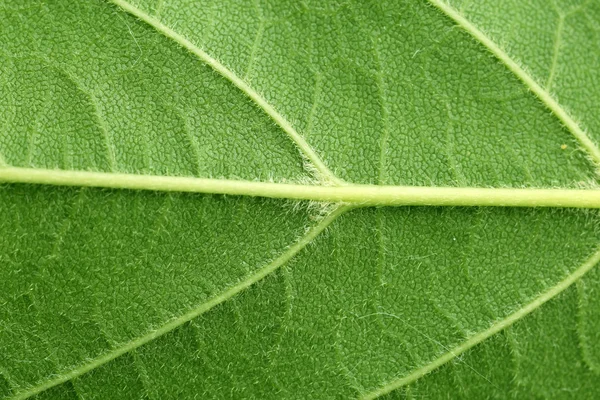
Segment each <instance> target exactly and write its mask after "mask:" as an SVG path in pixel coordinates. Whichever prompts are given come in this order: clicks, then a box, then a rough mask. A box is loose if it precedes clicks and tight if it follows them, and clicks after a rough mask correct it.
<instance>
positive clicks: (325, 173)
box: [109, 0, 343, 184]
mask: <svg viewBox="0 0 600 400" xmlns="http://www.w3.org/2000/svg"><path fill="white" fill-rule="evenodd" d="M109 1H110V2H112V3H113V4H115V5H116V6H118V7H120V8H121V9H122V10H123V11H125V12H127V13H129V14H131V15H133V16H135V17H137V18H139V19H140V20H142V21H144V22H145V23H147V24H148V25H150V26H152V27H153V28H154V29H156V30H157V31H158V32H160V33H161V34H163V35H164V36H166V37H167V38H169V39H171V40H173V41H175V42H176V43H178V44H179V45H181V46H182V47H184V48H185V49H187V50H188V51H189V52H191V53H192V54H194V55H195V56H197V57H198V58H199V59H200V60H202V61H203V62H204V63H206V64H207V65H208V66H210V67H211V68H212V69H214V70H215V71H216V72H217V73H219V74H220V75H221V76H223V77H224V78H225V79H227V80H229V81H230V82H231V83H233V85H235V86H236V87H237V88H238V89H240V90H241V91H242V92H243V93H244V94H246V96H248V97H249V98H250V99H251V100H252V101H254V102H255V103H256V105H258V107H260V108H261V109H262V110H263V111H264V112H265V113H266V114H267V115H268V116H269V117H271V119H272V120H273V121H275V123H276V124H277V125H279V127H280V128H281V129H283V131H284V132H285V133H286V134H287V135H288V136H289V137H290V139H292V141H294V143H295V144H296V146H298V149H299V150H300V152H301V153H302V154H303V155H304V156H305V157H306V158H307V159H308V161H310V162H311V163H312V164H313V166H314V168H316V170H317V171H318V173H319V174H320V178H322V180H324V181H325V182H327V183H330V184H342V183H343V182H342V180H341V179H340V178H338V177H337V176H335V174H334V173H333V172H332V171H331V170H330V169H329V168H328V167H327V166H326V165H325V162H324V161H323V160H322V159H321V157H319V155H318V154H317V153H316V152H315V150H314V149H313V148H312V147H311V146H310V145H309V144H308V142H307V141H306V139H305V138H304V137H303V136H302V135H301V134H300V133H298V131H296V129H295V128H294V127H293V126H292V124H291V123H290V122H289V121H288V120H287V119H286V118H285V117H284V116H283V115H281V114H280V113H279V112H278V111H277V110H276V109H275V107H273V106H272V105H271V104H270V103H269V102H268V101H267V100H266V99H265V98H264V97H262V96H261V95H260V94H258V92H257V91H256V90H254V89H253V88H252V87H250V85H248V84H247V83H246V82H245V81H244V80H243V79H241V78H240V77H238V76H237V75H236V74H235V73H234V72H233V71H232V70H230V69H229V68H227V67H226V66H225V65H223V64H221V63H220V62H219V61H218V60H217V59H215V58H213V57H211V56H210V55H209V54H208V53H206V52H205V51H204V50H202V49H201V48H200V47H198V46H196V45H195V44H194V43H192V42H191V41H190V40H188V39H187V38H185V37H184V36H183V35H180V34H179V33H177V32H175V31H174V30H173V29H171V28H169V27H168V26H166V25H165V24H163V23H162V22H160V21H159V20H158V19H156V18H155V17H153V16H151V15H149V14H147V13H145V12H144V11H142V10H140V9H139V8H137V7H135V6H134V5H132V4H130V3H128V2H127V1H125V0H109Z"/></svg>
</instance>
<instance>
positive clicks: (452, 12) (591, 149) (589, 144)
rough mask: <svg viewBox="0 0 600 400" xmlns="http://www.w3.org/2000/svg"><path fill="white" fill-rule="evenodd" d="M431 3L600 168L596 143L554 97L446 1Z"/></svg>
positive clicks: (436, 0) (599, 153)
mask: <svg viewBox="0 0 600 400" xmlns="http://www.w3.org/2000/svg"><path fill="white" fill-rule="evenodd" d="M429 2H430V3H431V4H432V5H433V6H435V7H436V8H438V9H439V10H440V11H441V12H443V13H444V14H445V15H446V16H448V17H449V18H450V19H452V20H454V22H456V23H457V24H458V26H460V27H461V28H463V29H464V30H465V31H466V32H467V33H469V34H470V35H471V36H473V38H475V39H476V40H478V41H479V42H480V43H481V44H483V45H484V46H485V47H486V48H487V49H488V50H489V51H490V52H491V53H492V54H493V55H494V56H496V58H497V59H498V60H499V61H500V62H502V63H503V64H504V65H505V66H506V67H507V68H508V69H509V70H510V71H511V72H512V73H513V74H515V75H516V76H517V78H519V80H521V82H523V83H524V84H525V86H527V88H528V89H529V90H530V91H531V92H533V93H534V94H535V95H536V96H537V97H538V99H539V100H540V101H541V102H542V103H543V104H544V105H545V106H546V107H547V108H548V109H549V110H550V111H551V112H552V113H553V114H554V116H555V117H556V118H558V119H559V120H560V122H561V123H562V124H563V125H564V126H565V127H566V128H567V130H569V131H570V132H571V134H572V135H573V136H574V137H575V138H576V139H577V140H578V141H579V144H580V145H581V147H582V148H583V149H584V150H585V151H587V153H588V155H589V156H590V157H591V159H592V161H593V162H594V164H595V165H596V167H600V148H598V146H597V145H596V144H595V143H594V141H593V140H592V139H591V138H590V137H589V136H588V135H587V134H586V133H585V131H584V130H583V129H582V128H581V127H580V126H579V124H578V123H577V122H575V120H574V119H573V117H571V116H570V115H569V113H568V112H567V111H566V110H565V109H564V108H563V107H562V106H561V105H560V104H559V103H558V102H557V101H556V100H555V99H554V98H553V97H552V95H551V94H550V93H549V92H548V91H547V90H546V89H544V88H543V87H542V86H540V85H539V84H538V83H537V82H536V81H535V79H533V77H532V76H531V75H530V74H528V73H527V72H526V71H525V69H523V68H522V67H521V66H520V65H519V64H518V63H517V62H516V61H515V60H513V59H512V58H511V57H510V56H509V55H508V54H507V53H506V52H505V51H504V50H502V49H501V48H500V46H498V45H497V44H496V43H495V42H494V41H493V40H492V39H490V38H489V37H488V36H487V35H486V34H485V33H483V32H482V31H481V30H479V28H477V27H476V26H475V25H473V24H472V23H471V22H469V21H468V20H467V19H466V18H465V17H463V16H462V15H461V13H460V12H459V11H457V10H456V9H454V8H453V7H452V6H451V5H450V4H448V3H447V2H446V1H444V0H429Z"/></svg>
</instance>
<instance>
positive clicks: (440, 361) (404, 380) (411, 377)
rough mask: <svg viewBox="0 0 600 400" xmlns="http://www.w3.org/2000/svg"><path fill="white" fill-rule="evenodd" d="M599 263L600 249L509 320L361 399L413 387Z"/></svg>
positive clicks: (515, 320) (529, 312)
mask: <svg viewBox="0 0 600 400" xmlns="http://www.w3.org/2000/svg"><path fill="white" fill-rule="evenodd" d="M598 262H600V248H599V249H598V250H596V252H595V253H594V254H592V256H591V257H590V258H588V259H587V260H586V261H585V262H584V263H583V264H582V265H581V266H580V267H579V268H577V269H576V270H575V271H573V272H572V273H570V274H569V275H567V277H566V278H564V279H563V280H562V281H560V282H558V283H557V284H556V285H554V286H552V287H551V288H549V289H548V290H547V291H545V292H543V293H542V294H540V295H539V296H537V297H536V298H534V299H533V300H532V301H530V302H529V303H527V304H525V305H523V306H522V307H521V308H520V309H519V310H517V311H515V312H514V313H512V314H510V315H509V316H508V317H506V318H504V319H502V320H500V321H497V322H495V323H494V324H492V326H490V327H489V328H488V329H486V330H484V331H481V332H479V333H477V334H476V335H473V336H471V337H470V338H469V339H467V340H466V341H464V342H463V343H461V344H460V345H458V346H456V347H454V348H453V349H451V350H449V351H448V352H446V353H444V354H442V355H441V356H440V357H438V358H436V359H435V360H433V361H431V362H430V363H428V364H426V365H424V366H422V367H420V368H417V369H415V370H413V371H412V372H411V373H409V374H408V375H406V376H403V377H401V378H398V379H395V380H393V381H391V382H389V383H387V384H385V385H383V386H381V387H380V388H378V389H375V390H373V391H372V392H369V393H365V394H363V395H362V396H361V399H363V400H370V399H375V398H377V397H380V396H383V395H385V394H387V393H390V392H392V391H393V390H396V389H398V388H400V387H402V386H406V385H409V384H411V383H413V382H415V381H416V380H418V379H420V378H422V377H423V376H425V375H427V374H428V373H430V372H431V371H433V370H435V369H437V368H439V367H441V366H442V365H444V364H446V363H447V362H449V361H451V360H452V359H454V358H456V357H458V356H459V355H461V354H463V353H464V352H466V351H467V350H469V349H471V348H473V347H475V346H476V345H477V344H479V343H481V342H483V341H484V340H486V339H488V338H489V337H490V336H492V335H495V334H496V333H498V332H500V331H501V330H503V329H505V328H508V327H509V326H511V325H512V324H514V323H515V322H517V321H518V320H520V319H522V318H523V317H525V316H527V315H529V314H531V313H532V312H533V311H535V310H536V309H538V308H539V307H540V306H542V305H543V304H544V303H546V302H548V301H549V300H551V299H553V298H554V297H556V296H557V295H558V294H560V293H562V292H563V291H565V290H566V289H567V288H568V287H569V286H571V285H572V284H573V283H575V282H576V281H577V280H579V278H581V277H582V276H583V275H585V273H586V272H588V271H589V270H591V269H592V268H594V266H596V264H598Z"/></svg>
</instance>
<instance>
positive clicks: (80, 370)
mask: <svg viewBox="0 0 600 400" xmlns="http://www.w3.org/2000/svg"><path fill="white" fill-rule="evenodd" d="M350 209H351V207H348V206H342V207H338V208H337V209H335V210H334V211H333V212H331V213H330V214H329V215H328V216H326V217H325V218H323V219H322V220H321V221H320V222H319V223H318V224H317V225H315V226H313V227H312V228H310V229H309V230H308V231H307V233H306V234H305V235H304V236H302V237H300V238H299V239H298V241H296V243H294V244H293V245H291V246H290V247H289V248H288V249H287V250H286V251H285V252H283V253H282V254H281V255H280V256H279V257H277V258H276V259H274V260H273V261H272V262H271V263H269V264H267V265H265V266H263V267H262V268H261V269H259V270H258V271H256V272H254V273H253V274H252V275H250V276H248V277H246V278H245V279H244V280H242V281H240V282H239V283H237V284H235V285H233V286H231V287H230V288H229V289H227V290H225V291H223V292H221V293H219V294H218V295H216V296H214V297H213V298H211V299H209V300H208V301H206V302H204V303H202V304H199V305H198V306H197V307H195V308H193V309H191V310H189V311H188V312H186V313H185V314H183V315H181V316H179V317H177V318H175V319H172V320H170V321H168V322H167V323H165V324H164V325H161V326H160V327H158V328H156V329H154V330H152V331H150V332H148V333H147V334H145V335H144V336H140V337H138V338H135V339H133V340H131V341H129V342H126V343H123V344H122V345H121V346H120V347H117V348H115V349H113V350H111V351H109V352H108V353H105V354H102V355H100V356H98V357H96V358H94V359H91V360H88V362H87V363H86V364H83V365H80V366H79V367H77V368H74V369H72V370H71V371H68V372H65V373H62V374H59V375H55V376H52V377H50V378H49V379H48V380H46V381H44V382H41V383H39V384H38V385H36V386H34V387H31V388H29V389H26V390H24V391H22V392H18V393H17V394H15V396H13V397H12V399H13V400H20V399H26V398H28V397H31V396H33V395H35V394H38V393H41V392H43V391H45V390H48V389H50V388H52V387H54V386H57V385H60V384H61V383H64V382H67V381H70V380H71V379H74V378H76V377H78V376H81V375H83V374H85V373H87V372H89V371H91V370H93V369H96V368H98V367H100V366H102V365H104V364H106V363H108V362H110V361H112V360H114V359H115V358H117V357H119V356H122V355H123V354H126V353H128V352H130V351H132V350H135V349H137V348H138V347H140V346H143V345H144V344H146V343H148V342H151V341H153V340H154V339H156V338H158V337H160V336H162V335H164V334H166V333H169V332H171V331H172V330H174V329H176V328H177V327H179V326H181V325H183V324H184V323H186V322H188V321H191V320H192V319H194V318H196V317H198V316H199V315H201V314H203V313H205V312H207V311H208V310H210V309H211V308H213V307H215V306H217V305H219V304H221V303H223V302H225V301H227V300H228V299H230V298H232V297H233V296H235V295H236V294H238V293H239V292H241V291H243V290H245V289H247V288H248V287H250V286H252V285H253V284H255V283H256V282H258V281H260V280H261V279H263V278H265V277H266V276H268V275H269V274H271V273H273V272H274V271H276V270H277V269H278V268H280V267H281V266H283V265H284V264H285V263H287V262H288V261H289V260H290V259H292V258H293V257H294V256H295V255H296V254H298V253H299V252H300V251H301V250H302V249H303V248H305V247H306V246H307V245H308V244H309V243H311V242H312V241H313V240H314V239H315V238H316V237H317V236H318V235H319V234H320V233H321V232H323V231H324V230H325V229H326V228H327V227H328V226H329V225H331V223H332V222H333V221H334V220H335V219H336V218H338V217H339V216H340V215H342V214H344V213H345V212H346V211H348V210H350Z"/></svg>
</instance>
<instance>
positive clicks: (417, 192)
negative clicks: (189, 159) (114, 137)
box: [0, 167, 600, 208]
mask: <svg viewBox="0 0 600 400" xmlns="http://www.w3.org/2000/svg"><path fill="white" fill-rule="evenodd" d="M0 182H9V183H34V184H46V185H56V186H86V187H100V188H112V189H132V190H152V191H165V192H192V193H207V194H223V195H237V196H254V197H269V198H277V199H290V200H315V201H320V202H330V203H346V204H352V205H354V206H492V207H494V206H495V207H574V208H600V189H535V188H523V189H521V188H476V187H427V186H386V185H359V184H347V185H345V186H319V185H302V184H293V183H273V182H256V181H242V180H229V179H208V178H193V177H177V176H158V175H136V174H119V173H108V172H90V171H66V170H50V169H36V168H20V167H0Z"/></svg>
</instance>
